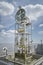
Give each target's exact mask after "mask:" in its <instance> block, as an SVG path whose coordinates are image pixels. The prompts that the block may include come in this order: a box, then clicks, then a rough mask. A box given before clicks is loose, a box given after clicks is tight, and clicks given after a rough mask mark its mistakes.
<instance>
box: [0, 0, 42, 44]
mask: <svg viewBox="0 0 43 65" xmlns="http://www.w3.org/2000/svg"><path fill="white" fill-rule="evenodd" d="M18 6H22V7H23V8H24V9H25V11H26V15H27V17H29V18H30V20H31V22H32V26H33V29H32V39H33V41H34V42H38V43H39V42H40V40H43V0H0V43H6V42H7V43H14V37H15V36H14V32H15V13H16V11H17V9H18Z"/></svg>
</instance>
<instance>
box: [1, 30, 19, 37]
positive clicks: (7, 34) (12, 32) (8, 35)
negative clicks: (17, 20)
mask: <svg viewBox="0 0 43 65" xmlns="http://www.w3.org/2000/svg"><path fill="white" fill-rule="evenodd" d="M15 32H16V33H18V32H17V31H16V30H8V31H5V30H2V31H1V35H2V36H6V37H11V36H14V35H15Z"/></svg>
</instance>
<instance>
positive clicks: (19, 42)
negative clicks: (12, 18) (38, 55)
mask: <svg viewBox="0 0 43 65" xmlns="http://www.w3.org/2000/svg"><path fill="white" fill-rule="evenodd" d="M19 22H20V23H18V22H16V23H15V30H16V31H15V45H14V46H15V48H14V49H15V61H17V62H20V63H24V64H26V57H28V54H30V50H31V46H30V44H31V43H32V42H31V41H32V38H31V37H32V24H31V22H30V21H29V18H28V17H25V19H23V20H20V21H19ZM29 38H30V39H29Z"/></svg>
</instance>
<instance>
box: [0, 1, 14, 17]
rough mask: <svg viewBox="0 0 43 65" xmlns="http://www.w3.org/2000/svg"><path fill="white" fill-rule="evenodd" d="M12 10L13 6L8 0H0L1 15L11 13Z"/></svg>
mask: <svg viewBox="0 0 43 65" xmlns="http://www.w3.org/2000/svg"><path fill="white" fill-rule="evenodd" d="M13 12H14V6H13V5H12V4H11V3H8V2H4V1H3V2H0V14H1V15H4V16H6V15H11V14H12V13H13Z"/></svg>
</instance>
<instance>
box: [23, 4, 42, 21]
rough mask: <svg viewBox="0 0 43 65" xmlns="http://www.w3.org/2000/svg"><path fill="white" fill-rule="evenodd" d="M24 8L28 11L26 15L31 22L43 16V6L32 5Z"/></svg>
mask: <svg viewBox="0 0 43 65" xmlns="http://www.w3.org/2000/svg"><path fill="white" fill-rule="evenodd" d="M23 8H24V9H25V10H26V14H27V16H28V17H29V18H30V19H31V20H37V19H38V17H40V16H43V5H41V4H36V5H32V4H30V5H26V6H24V7H23Z"/></svg>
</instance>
